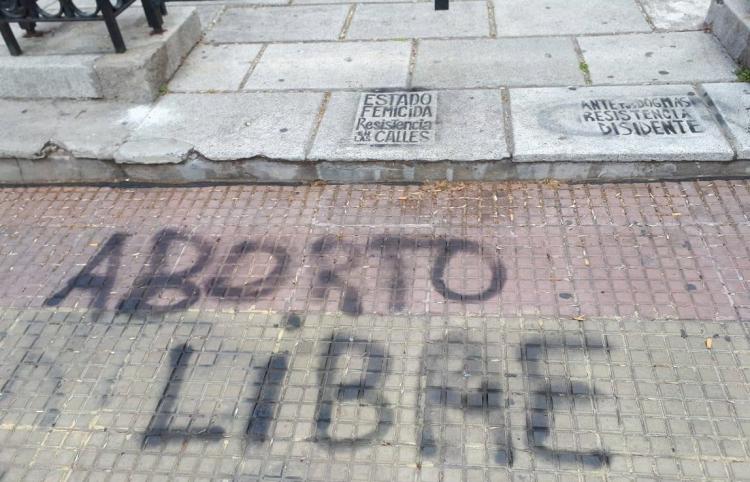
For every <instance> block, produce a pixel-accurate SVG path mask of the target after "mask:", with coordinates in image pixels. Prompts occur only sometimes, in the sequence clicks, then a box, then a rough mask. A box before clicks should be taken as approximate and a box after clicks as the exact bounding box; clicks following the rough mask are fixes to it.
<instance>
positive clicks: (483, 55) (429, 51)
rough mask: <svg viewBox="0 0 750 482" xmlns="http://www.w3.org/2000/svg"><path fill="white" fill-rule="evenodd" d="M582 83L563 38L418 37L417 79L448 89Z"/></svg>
mask: <svg viewBox="0 0 750 482" xmlns="http://www.w3.org/2000/svg"><path fill="white" fill-rule="evenodd" d="M583 83H584V77H583V73H582V72H581V71H580V69H579V66H578V57H577V56H576V52H575V48H574V45H573V42H572V40H570V39H560V38H523V39H521V38H517V39H478V40H424V41H420V42H419V46H418V50H417V63H416V68H415V72H414V80H413V85H414V87H425V88H448V89H456V88H477V87H501V86H545V85H560V84H563V85H578V84H583Z"/></svg>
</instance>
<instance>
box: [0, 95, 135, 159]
mask: <svg viewBox="0 0 750 482" xmlns="http://www.w3.org/2000/svg"><path fill="white" fill-rule="evenodd" d="M148 111H149V107H148V106H146V105H134V104H119V103H111V102H104V101H82V100H78V101H73V100H64V101H63V100H58V101H51V100H9V99H3V100H0V129H2V131H3V132H7V133H9V134H10V135H7V136H5V139H4V140H3V142H2V145H1V146H0V158H15V157H18V158H30V159H34V158H37V157H40V153H41V151H42V150H43V148H44V147H45V144H47V143H52V144H54V145H55V146H58V147H61V148H62V149H65V150H67V151H69V152H71V153H72V154H73V155H74V156H76V157H81V158H94V159H112V157H113V155H114V151H115V150H116V149H117V146H119V145H120V144H121V143H122V142H123V141H124V140H125V138H126V137H127V135H128V133H129V132H130V131H131V130H132V129H135V128H136V127H137V126H138V124H139V123H140V122H141V121H142V120H143V119H144V118H145V117H146V115H147V114H148Z"/></svg>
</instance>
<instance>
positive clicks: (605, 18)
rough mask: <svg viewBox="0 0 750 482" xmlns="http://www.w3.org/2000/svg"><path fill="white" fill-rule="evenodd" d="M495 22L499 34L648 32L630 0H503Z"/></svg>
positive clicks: (496, 7)
mask: <svg viewBox="0 0 750 482" xmlns="http://www.w3.org/2000/svg"><path fill="white" fill-rule="evenodd" d="M495 24H496V25H497V35H498V36H499V37H504V36H505V37H525V36H539V35H578V34H601V33H617V32H651V27H650V26H649V25H648V23H647V22H646V19H645V18H644V16H643V14H642V13H641V11H640V9H639V8H638V5H637V4H636V2H635V1H634V0H617V1H609V0H547V1H544V2H530V1H528V0H505V1H502V2H497V3H496V4H495Z"/></svg>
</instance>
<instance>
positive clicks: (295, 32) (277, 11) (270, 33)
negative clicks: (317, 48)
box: [206, 5, 349, 43]
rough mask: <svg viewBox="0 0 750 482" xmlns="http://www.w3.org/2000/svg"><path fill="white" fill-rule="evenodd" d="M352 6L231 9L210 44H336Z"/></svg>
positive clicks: (213, 30)
mask: <svg viewBox="0 0 750 482" xmlns="http://www.w3.org/2000/svg"><path fill="white" fill-rule="evenodd" d="M348 12H349V6H347V5H312V6H299V7H296V6H295V7H286V6H284V7H259V8H243V7H229V8H227V9H226V10H225V11H224V14H223V15H222V16H221V18H220V19H219V20H218V21H217V22H216V25H215V26H214V28H213V29H211V31H210V32H208V34H207V35H206V41H208V42H215V43H235V42H282V41H283V42H293V41H302V40H336V39H338V37H339V33H341V29H342V28H343V26H344V21H345V20H346V16H347V13H348Z"/></svg>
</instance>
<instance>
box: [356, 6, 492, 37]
mask: <svg viewBox="0 0 750 482" xmlns="http://www.w3.org/2000/svg"><path fill="white" fill-rule="evenodd" d="M489 34H490V23H489V19H488V16H487V3H486V2H474V1H465V2H464V1H462V2H455V3H454V4H451V8H450V10H449V11H435V9H434V7H433V5H432V3H401V4H393V5H389V6H388V7H387V8H384V7H383V6H382V5H366V4H365V5H358V6H357V9H356V10H355V13H354V17H353V19H352V23H351V26H350V27H349V32H348V34H347V38H348V39H403V38H430V37H488V36H489Z"/></svg>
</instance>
